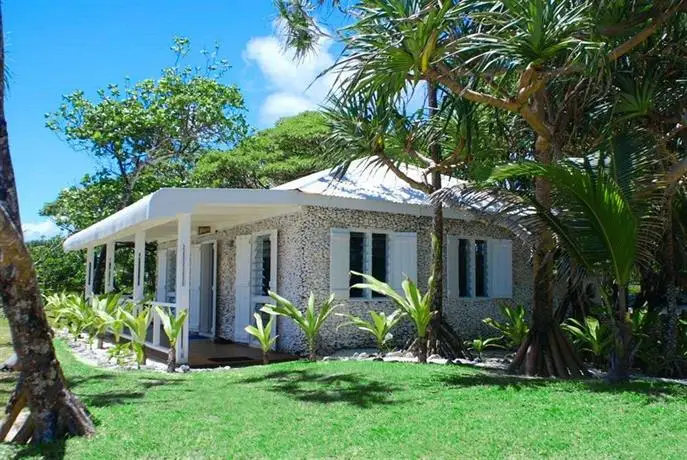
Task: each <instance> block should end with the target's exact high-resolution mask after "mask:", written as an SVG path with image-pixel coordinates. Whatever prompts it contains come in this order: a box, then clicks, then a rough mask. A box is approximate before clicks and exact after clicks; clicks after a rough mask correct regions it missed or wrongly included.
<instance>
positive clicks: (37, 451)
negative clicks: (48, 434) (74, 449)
mask: <svg viewBox="0 0 687 460" xmlns="http://www.w3.org/2000/svg"><path fill="white" fill-rule="evenodd" d="M66 447H67V440H66V439H61V440H59V441H55V442H52V443H50V444H45V445H42V446H36V445H32V444H29V445H26V446H22V448H21V449H20V450H19V451H17V452H16V453H15V454H14V456H13V457H12V458H13V459H20V458H26V457H32V458H33V457H40V458H43V459H46V460H47V459H49V460H61V459H63V458H64V457H65V453H66Z"/></svg>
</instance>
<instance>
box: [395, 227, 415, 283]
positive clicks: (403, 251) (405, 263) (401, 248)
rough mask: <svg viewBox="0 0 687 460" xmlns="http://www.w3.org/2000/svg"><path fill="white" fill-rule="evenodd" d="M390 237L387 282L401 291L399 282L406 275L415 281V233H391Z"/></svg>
mask: <svg viewBox="0 0 687 460" xmlns="http://www.w3.org/2000/svg"><path fill="white" fill-rule="evenodd" d="M390 239H391V245H390V246H391V263H390V266H391V273H390V274H391V276H390V277H389V284H390V285H391V287H392V288H394V289H395V290H396V291H398V292H402V291H403V289H402V287H401V283H402V282H403V280H404V279H405V278H406V277H408V278H410V279H411V280H412V281H414V282H415V283H417V233H415V232H401V233H392V234H391V235H390Z"/></svg>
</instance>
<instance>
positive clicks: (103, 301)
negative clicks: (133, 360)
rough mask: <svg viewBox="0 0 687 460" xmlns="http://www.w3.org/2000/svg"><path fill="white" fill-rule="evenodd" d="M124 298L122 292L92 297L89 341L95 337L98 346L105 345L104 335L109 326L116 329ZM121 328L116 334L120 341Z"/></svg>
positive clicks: (119, 321) (117, 339)
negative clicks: (121, 301) (120, 303)
mask: <svg viewBox="0 0 687 460" xmlns="http://www.w3.org/2000/svg"><path fill="white" fill-rule="evenodd" d="M121 298H122V296H121V295H120V294H115V293H112V294H105V295H102V296H93V297H92V298H91V302H90V306H91V320H90V324H89V326H88V336H89V343H92V342H93V340H94V339H96V340H97V341H98V348H102V347H103V337H104V336H105V333H106V332H107V329H108V328H111V329H116V328H117V327H118V326H119V323H121V322H122V321H121V320H119V318H120V317H121V315H120V313H119V312H120V310H121V307H120V305H119V301H120V299H121ZM120 334H121V329H120V330H119V332H118V333H117V334H116V336H115V339H116V341H117V342H118V341H119V335H120Z"/></svg>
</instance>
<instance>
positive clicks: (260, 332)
mask: <svg viewBox="0 0 687 460" xmlns="http://www.w3.org/2000/svg"><path fill="white" fill-rule="evenodd" d="M253 317H254V318H255V326H251V325H248V326H246V327H245V328H244V330H245V331H246V332H247V333H249V334H250V335H252V336H253V337H255V339H256V340H257V341H258V343H259V344H260V349H261V350H262V363H263V364H269V362H270V360H269V356H268V353H269V351H270V350H271V349H272V347H273V346H274V344H275V343H276V341H277V338H278V337H279V336H277V335H275V336H274V337H273V336H272V327H273V326H274V320H275V318H276V316H275V315H270V319H269V321H267V326H263V323H262V315H261V314H260V313H253Z"/></svg>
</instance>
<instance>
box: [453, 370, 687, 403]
mask: <svg viewBox="0 0 687 460" xmlns="http://www.w3.org/2000/svg"><path fill="white" fill-rule="evenodd" d="M442 382H443V383H444V384H445V385H448V386H453V387H462V388H467V387H475V386H490V387H497V388H501V389H509V390H516V391H520V390H523V389H531V388H546V387H554V386H560V385H564V384H571V385H575V388H576V389H580V390H586V391H589V392H592V393H613V394H622V393H633V394H637V395H643V396H646V403H647V404H651V403H655V402H660V401H663V400H666V399H670V398H675V397H677V398H687V385H680V384H678V383H670V382H662V381H658V380H654V381H647V380H635V381H631V382H629V383H626V384H620V385H612V384H609V383H606V382H604V381H603V380H600V379H591V378H590V379H584V380H557V379H545V378H528V377H518V376H513V375H508V374H505V373H503V372H501V371H491V370H488V369H485V370H482V371H481V372H480V373H478V374H471V375H465V374H455V375H448V376H445V377H444V378H442Z"/></svg>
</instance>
